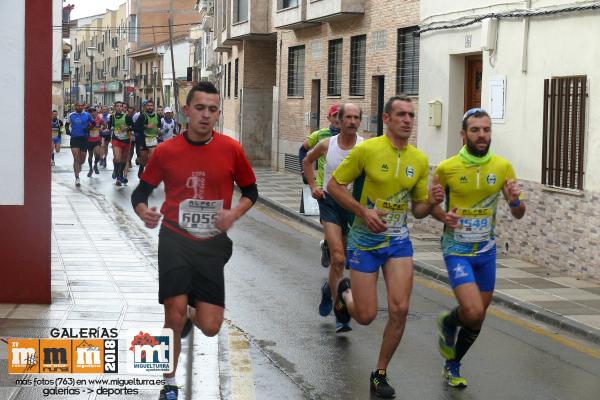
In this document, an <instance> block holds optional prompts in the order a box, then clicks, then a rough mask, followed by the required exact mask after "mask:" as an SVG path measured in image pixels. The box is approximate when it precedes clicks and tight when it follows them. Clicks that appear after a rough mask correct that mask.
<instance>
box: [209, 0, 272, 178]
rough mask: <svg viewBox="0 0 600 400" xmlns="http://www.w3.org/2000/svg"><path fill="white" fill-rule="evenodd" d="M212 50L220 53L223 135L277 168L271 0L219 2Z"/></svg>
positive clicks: (257, 159)
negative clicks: (273, 145) (273, 155)
mask: <svg viewBox="0 0 600 400" xmlns="http://www.w3.org/2000/svg"><path fill="white" fill-rule="evenodd" d="M200 4H202V5H205V6H206V7H210V6H213V7H214V8H213V13H212V14H213V15H212V16H211V17H212V36H213V40H212V49H213V51H214V52H216V53H219V55H220V56H219V57H220V62H219V63H218V66H217V67H216V69H215V82H216V83H217V84H218V85H219V87H220V91H221V97H222V101H223V106H222V109H223V118H222V121H221V127H222V131H223V132H224V133H225V134H227V135H230V136H232V137H234V138H236V139H237V140H239V141H240V143H241V144H242V146H243V147H244V150H245V151H246V154H247V156H248V158H249V160H250V161H251V162H252V164H253V165H254V166H256V167H261V166H262V167H268V166H270V164H271V161H270V159H271V142H272V140H271V139H272V126H273V122H272V121H273V93H274V92H273V87H274V86H275V85H276V70H275V68H276V64H277V33H276V31H275V29H274V26H273V25H272V23H273V19H272V16H271V14H272V11H273V7H272V1H271V0H255V1H247V0H216V1H214V2H206V1H204V2H200Z"/></svg>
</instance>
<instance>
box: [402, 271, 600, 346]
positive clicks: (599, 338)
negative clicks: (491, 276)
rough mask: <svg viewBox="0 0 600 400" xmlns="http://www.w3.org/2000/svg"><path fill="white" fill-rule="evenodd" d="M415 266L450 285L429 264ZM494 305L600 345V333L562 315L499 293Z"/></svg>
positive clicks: (429, 275)
mask: <svg viewBox="0 0 600 400" xmlns="http://www.w3.org/2000/svg"><path fill="white" fill-rule="evenodd" d="M413 265H414V269H415V271H418V272H420V273H421V274H423V275H426V276H428V277H430V278H432V279H434V280H436V281H439V282H443V283H448V277H447V276H445V275H444V274H441V273H439V272H438V271H436V270H435V269H433V268H431V267H430V266H428V265H427V264H425V263H423V262H421V261H418V260H414V261H413ZM492 303H493V304H496V305H501V306H504V307H506V308H509V309H511V310H513V311H516V312H518V313H519V314H522V315H524V316H526V317H529V318H531V319H533V320H536V321H539V322H543V323H544V324H547V325H550V326H552V327H554V328H558V329H561V330H563V331H565V332H568V333H571V334H574V335H577V336H579V337H581V338H583V339H585V340H588V341H590V342H592V343H595V344H600V331H597V330H595V329H593V328H590V327H589V326H586V325H584V324H582V323H579V322H577V321H573V320H570V319H568V318H565V317H564V316H562V315H560V314H556V313H553V312H550V311H548V310H545V309H543V308H541V307H538V306H536V305H534V304H530V303H526V302H523V301H519V300H516V299H514V298H512V297H510V296H507V295H505V294H502V293H499V292H494V296H493V297H492Z"/></svg>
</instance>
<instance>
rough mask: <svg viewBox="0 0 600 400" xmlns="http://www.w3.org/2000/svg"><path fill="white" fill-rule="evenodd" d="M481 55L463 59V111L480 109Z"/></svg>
mask: <svg viewBox="0 0 600 400" xmlns="http://www.w3.org/2000/svg"><path fill="white" fill-rule="evenodd" d="M482 69H483V62H482V57H481V54H478V55H475V56H468V57H466V58H465V110H464V111H467V110H469V109H471V108H477V107H481V72H482Z"/></svg>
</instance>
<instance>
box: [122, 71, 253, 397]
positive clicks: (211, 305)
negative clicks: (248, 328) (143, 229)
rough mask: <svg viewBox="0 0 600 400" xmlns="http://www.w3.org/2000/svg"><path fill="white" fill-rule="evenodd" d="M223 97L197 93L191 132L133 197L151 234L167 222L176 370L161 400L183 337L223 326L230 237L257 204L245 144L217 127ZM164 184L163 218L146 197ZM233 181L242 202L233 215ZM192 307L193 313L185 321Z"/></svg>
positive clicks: (199, 89) (163, 238)
mask: <svg viewBox="0 0 600 400" xmlns="http://www.w3.org/2000/svg"><path fill="white" fill-rule="evenodd" d="M219 104H220V98H219V92H218V90H217V89H216V88H215V86H214V85H213V84H212V83H209V82H201V83H200V84H198V85H196V86H194V87H193V88H192V89H191V90H190V92H189V94H188V96H187V99H186V105H185V106H184V108H183V111H184V114H185V115H186V117H187V118H188V121H189V127H188V130H187V131H186V132H184V133H183V134H181V135H179V136H177V137H175V138H173V139H171V140H169V141H167V142H164V143H161V144H160V145H159V146H157V147H156V150H155V151H154V154H153V156H152V158H150V161H149V162H148V165H147V167H146V169H145V171H144V174H143V175H142V178H141V180H140V184H139V186H138V187H137V188H136V189H135V190H134V192H133V193H132V195H131V202H132V205H133V207H134V209H135V212H136V213H137V215H138V216H139V217H140V218H141V219H142V221H144V223H145V224H146V226H147V227H148V228H156V227H157V226H158V224H159V222H160V219H161V217H163V220H162V225H161V228H160V233H159V243H158V271H159V302H160V303H161V304H163V305H164V308H165V325H164V326H165V328H171V329H173V333H174V340H175V348H174V357H175V358H174V360H175V368H174V370H173V372H172V373H170V374H165V386H164V387H163V389H162V390H161V395H160V396H161V397H160V399H163V398H164V399H167V398H169V399H173V398H177V392H178V388H177V385H176V382H175V370H176V368H177V360H178V358H179V352H180V350H181V337H185V336H186V335H187V333H188V332H189V330H190V329H191V327H192V322H191V321H193V324H194V325H196V326H197V327H198V328H200V329H201V330H202V332H203V333H204V334H205V335H206V336H214V335H216V334H217V333H218V332H219V329H220V328H221V323H222V322H223V310H224V306H225V285H224V277H223V268H224V266H225V264H226V263H227V261H228V260H229V258H230V257H231V252H232V242H231V240H230V239H229V237H227V231H228V230H229V229H230V228H231V227H232V226H233V224H234V222H235V221H237V220H238V219H239V218H240V217H241V216H242V215H244V214H245V213H246V211H248V210H249V209H250V208H251V207H252V205H253V204H254V203H255V202H256V200H257V198H258V190H257V187H256V178H255V176H254V171H253V170H252V167H251V166H250V163H249V162H248V159H247V158H246V156H245V154H244V151H243V150H242V147H241V145H240V144H239V143H238V142H237V141H235V140H234V139H231V138H229V137H227V136H225V135H223V134H221V133H219V132H216V131H214V130H213V126H214V124H215V122H216V121H217V119H218V118H219V115H220V113H221V111H220V109H219ZM161 182H164V187H165V202H164V203H163V204H162V207H161V209H160V212H157V211H156V207H148V197H149V196H150V193H151V192H152V190H153V189H154V188H156V187H157V186H158V185H159V184H160V183H161ZM234 182H235V183H237V185H238V186H239V187H240V189H241V192H242V197H241V198H240V200H239V202H238V205H237V206H236V207H234V208H231V198H232V195H233V185H234ZM188 305H190V306H192V307H194V308H195V310H194V312H193V313H191V316H190V317H191V321H189V320H187V309H188V307H187V306H188Z"/></svg>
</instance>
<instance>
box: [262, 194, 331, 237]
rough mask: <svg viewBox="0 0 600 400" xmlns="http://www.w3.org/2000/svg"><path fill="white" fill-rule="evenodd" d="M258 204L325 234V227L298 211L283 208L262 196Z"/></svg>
mask: <svg viewBox="0 0 600 400" xmlns="http://www.w3.org/2000/svg"><path fill="white" fill-rule="evenodd" d="M258 202H259V203H261V204H263V205H265V206H267V207H269V208H272V209H274V210H275V211H278V212H280V213H281V214H284V215H285V216H287V217H290V218H291V219H293V220H294V221H296V222H300V223H301V224H303V225H306V226H309V227H311V228H313V229H316V230H318V231H319V232H323V227H322V226H321V224H320V223H318V222H317V221H313V220H312V219H310V218H308V217H305V216H303V215H302V214H300V213H299V212H298V211H295V210H292V209H291V208H289V207H286V206H283V205H281V204H279V203H277V202H276V201H274V200H271V199H269V198H266V197H261V196H260V195H259V196H258Z"/></svg>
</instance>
